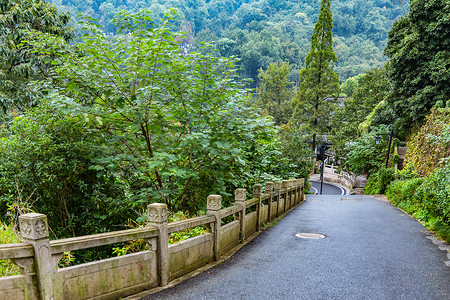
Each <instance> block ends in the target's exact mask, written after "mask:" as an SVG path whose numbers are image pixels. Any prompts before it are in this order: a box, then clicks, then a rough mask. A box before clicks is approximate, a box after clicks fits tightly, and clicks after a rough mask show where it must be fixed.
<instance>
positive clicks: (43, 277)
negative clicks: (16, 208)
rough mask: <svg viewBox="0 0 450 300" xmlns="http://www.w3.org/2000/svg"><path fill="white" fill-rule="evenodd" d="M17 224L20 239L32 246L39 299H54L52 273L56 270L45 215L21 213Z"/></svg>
mask: <svg viewBox="0 0 450 300" xmlns="http://www.w3.org/2000/svg"><path fill="white" fill-rule="evenodd" d="M19 226H20V234H21V236H22V240H23V241H24V242H26V243H30V244H31V245H33V248H34V264H35V270H36V277H37V283H38V287H39V294H40V299H43V300H51V299H54V291H53V274H54V273H55V272H56V265H53V260H52V252H51V248H50V240H49V238H48V236H49V233H48V222H47V216H46V215H43V214H38V213H29V214H24V215H21V216H19Z"/></svg>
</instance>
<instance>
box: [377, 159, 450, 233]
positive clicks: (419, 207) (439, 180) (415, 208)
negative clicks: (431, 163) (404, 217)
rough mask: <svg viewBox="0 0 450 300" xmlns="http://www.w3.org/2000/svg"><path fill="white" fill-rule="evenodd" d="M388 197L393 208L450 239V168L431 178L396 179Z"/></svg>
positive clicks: (438, 171) (388, 191)
mask: <svg viewBox="0 0 450 300" xmlns="http://www.w3.org/2000/svg"><path fill="white" fill-rule="evenodd" d="M386 195H387V196H388V198H389V199H390V200H391V203H392V204H393V205H396V206H398V207H399V208H401V209H403V210H404V211H406V212H407V213H408V214H412V215H413V216H414V217H416V218H417V219H419V220H421V221H423V222H425V225H426V226H428V227H429V228H431V229H432V230H435V231H437V233H438V234H439V235H440V236H441V237H442V238H444V239H445V240H446V241H449V240H450V166H447V167H444V168H441V169H435V171H434V172H433V173H432V174H430V175H429V176H428V177H423V178H412V179H402V180H395V181H393V182H392V183H391V184H390V185H389V186H388V188H387V191H386Z"/></svg>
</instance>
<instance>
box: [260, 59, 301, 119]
mask: <svg viewBox="0 0 450 300" xmlns="http://www.w3.org/2000/svg"><path fill="white" fill-rule="evenodd" d="M290 71H291V66H290V65H289V63H284V62H283V63H282V64H278V63H271V64H270V65H269V68H268V69H267V71H266V72H264V71H263V70H262V69H260V70H259V75H258V78H259V80H260V84H259V87H258V88H257V90H256V91H257V93H258V100H257V106H258V107H260V108H262V109H263V111H266V112H267V113H268V114H269V115H271V116H272V117H273V118H274V121H275V124H277V125H280V124H287V123H288V121H289V120H290V118H291V116H292V104H291V100H292V98H293V97H294V94H295V91H294V89H293V87H292V84H293V83H292V82H291V81H289V79H288V76H289V73H290Z"/></svg>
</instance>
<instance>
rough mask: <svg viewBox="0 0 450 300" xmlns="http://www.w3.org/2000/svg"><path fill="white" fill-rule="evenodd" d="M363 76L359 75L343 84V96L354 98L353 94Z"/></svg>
mask: <svg viewBox="0 0 450 300" xmlns="http://www.w3.org/2000/svg"><path fill="white" fill-rule="evenodd" d="M366 74H367V73H366ZM363 76H364V75H363V74H359V75H357V76H354V77H350V78H348V79H347V80H346V81H345V82H344V83H343V84H341V92H342V94H341V95H342V96H344V97H352V96H353V92H354V91H355V90H356V89H357V88H358V87H359V85H360V83H359V82H360V81H361V78H362V77H363ZM366 76H367V75H366Z"/></svg>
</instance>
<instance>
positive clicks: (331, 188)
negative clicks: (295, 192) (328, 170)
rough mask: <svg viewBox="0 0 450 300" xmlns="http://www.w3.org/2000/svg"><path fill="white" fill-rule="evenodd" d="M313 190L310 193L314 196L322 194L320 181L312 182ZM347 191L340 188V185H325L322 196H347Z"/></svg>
mask: <svg viewBox="0 0 450 300" xmlns="http://www.w3.org/2000/svg"><path fill="white" fill-rule="evenodd" d="M309 182H310V183H311V189H310V192H311V193H313V194H320V181H315V180H310V181H309ZM345 194H346V191H345V189H344V188H341V187H339V186H338V185H334V184H330V183H326V182H324V183H323V187H322V195H345Z"/></svg>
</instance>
